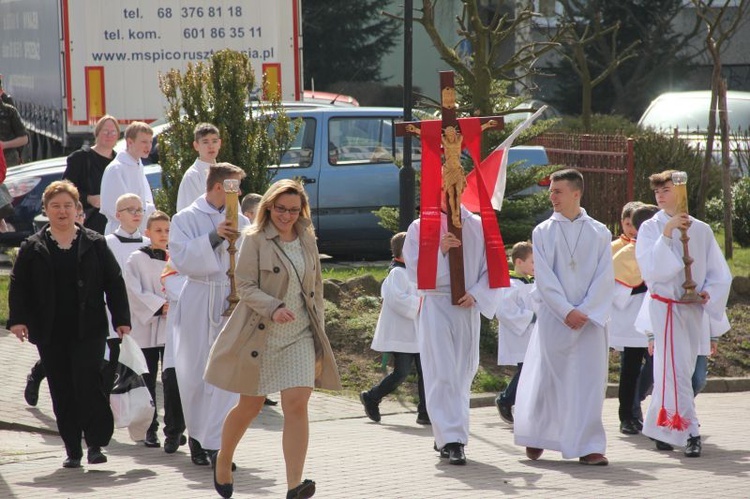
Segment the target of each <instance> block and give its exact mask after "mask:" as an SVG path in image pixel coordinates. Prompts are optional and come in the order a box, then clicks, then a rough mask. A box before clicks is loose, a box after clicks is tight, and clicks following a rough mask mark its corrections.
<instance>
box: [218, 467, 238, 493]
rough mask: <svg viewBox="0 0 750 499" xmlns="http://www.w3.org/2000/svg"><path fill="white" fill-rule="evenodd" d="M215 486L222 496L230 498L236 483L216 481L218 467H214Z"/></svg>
mask: <svg viewBox="0 0 750 499" xmlns="http://www.w3.org/2000/svg"><path fill="white" fill-rule="evenodd" d="M214 488H215V489H216V492H218V494H219V495H220V496H221V497H224V498H225V499H226V498H229V497H232V494H233V493H234V483H219V482H217V481H216V468H214Z"/></svg>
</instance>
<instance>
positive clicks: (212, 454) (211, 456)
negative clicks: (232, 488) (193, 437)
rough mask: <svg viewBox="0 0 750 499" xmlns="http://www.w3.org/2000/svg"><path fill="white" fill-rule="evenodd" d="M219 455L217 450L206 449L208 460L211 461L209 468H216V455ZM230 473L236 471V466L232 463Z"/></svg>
mask: <svg viewBox="0 0 750 499" xmlns="http://www.w3.org/2000/svg"><path fill="white" fill-rule="evenodd" d="M218 453H219V451H218V450H208V449H206V454H208V459H210V460H211V467H212V468H216V455H217V454H218ZM232 471H237V465H236V464H235V463H234V461H232Z"/></svg>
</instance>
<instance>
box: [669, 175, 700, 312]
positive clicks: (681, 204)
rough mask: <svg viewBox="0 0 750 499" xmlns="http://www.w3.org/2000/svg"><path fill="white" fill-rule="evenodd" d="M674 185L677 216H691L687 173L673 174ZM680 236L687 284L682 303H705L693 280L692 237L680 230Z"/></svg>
mask: <svg viewBox="0 0 750 499" xmlns="http://www.w3.org/2000/svg"><path fill="white" fill-rule="evenodd" d="M672 183H673V184H674V192H675V196H676V197H677V207H676V210H675V215H680V214H682V213H685V214H689V212H688V199H687V173H685V172H674V173H673V174H672ZM680 235H681V237H680V241H682V262H683V263H684V264H685V282H683V283H682V288H683V289H684V290H685V292H684V293H683V294H682V296H681V297H680V301H686V302H701V301H703V298H702V297H701V296H700V295H699V294H698V293H697V292H696V291H695V288H696V286H697V284H696V283H695V281H694V280H693V271H692V265H693V259H692V258H691V257H690V251H689V250H688V241H690V237H688V234H687V229H680Z"/></svg>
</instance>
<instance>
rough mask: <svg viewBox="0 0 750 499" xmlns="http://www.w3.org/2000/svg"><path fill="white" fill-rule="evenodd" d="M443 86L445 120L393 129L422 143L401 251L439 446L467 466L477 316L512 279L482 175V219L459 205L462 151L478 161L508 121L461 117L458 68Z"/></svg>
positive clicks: (490, 308)
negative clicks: (488, 137) (415, 306)
mask: <svg viewBox="0 0 750 499" xmlns="http://www.w3.org/2000/svg"><path fill="white" fill-rule="evenodd" d="M441 88H442V89H443V90H442V106H443V119H442V121H439V120H434V121H422V122H419V123H401V124H398V125H397V130H396V133H397V134H399V135H403V134H406V133H412V134H415V135H419V136H420V138H421V140H422V191H421V201H420V202H421V219H419V220H415V221H414V222H412V224H411V226H410V227H409V230H408V232H407V236H406V243H405V245H404V250H403V254H404V259H405V260H406V268H407V270H408V271H409V273H410V274H411V278H412V279H413V280H415V281H416V282H417V287H418V289H419V290H420V294H421V296H422V304H421V311H420V313H419V317H418V319H417V323H418V334H417V336H418V341H419V349H420V356H421V358H422V370H423V373H424V380H425V395H426V399H427V411H428V412H429V414H430V419H431V421H432V430H433V434H434V437H435V450H438V451H440V455H441V457H444V458H448V459H449V463H450V464H457V465H462V464H466V456H465V454H464V446H465V445H466V443H467V442H468V438H469V395H470V390H471V383H472V380H473V379H474V374H475V373H476V371H477V368H478V366H479V326H480V319H479V314H480V312H481V313H482V314H484V315H485V316H486V317H492V316H493V315H494V312H495V310H496V308H497V302H498V300H499V297H500V295H499V289H493V288H499V287H500V286H508V285H509V282H508V269H507V261H506V260H505V252H504V247H503V244H502V239H501V237H500V233H499V230H498V226H497V220H496V218H495V213H494V211H493V209H492V205H491V204H490V198H489V196H488V194H487V192H486V189H485V185H484V181H483V180H482V177H481V172H478V173H477V175H476V176H474V177H473V178H472V179H470V182H475V184H474V185H473V187H474V188H475V190H476V189H481V191H482V194H481V195H480V199H481V200H482V207H481V212H482V218H481V219H480V217H479V216H477V215H474V214H472V213H471V212H470V211H468V210H467V209H466V208H464V207H463V206H461V204H460V201H461V195H462V193H463V190H464V188H465V187H466V186H467V179H466V178H465V177H464V175H463V169H462V168H461V163H460V155H461V151H462V149H463V148H466V149H468V150H469V152H470V153H471V155H472V157H473V159H474V162H475V166H476V165H478V164H479V161H478V159H479V149H480V139H481V134H482V131H483V130H485V129H487V128H500V127H502V123H503V121H502V118H499V117H498V118H465V119H460V120H457V119H456V109H455V89H454V87H453V73H451V72H443V73H441ZM441 156H444V158H445V161H444V163H443V162H442V161H441ZM475 171H478V169H477V168H475Z"/></svg>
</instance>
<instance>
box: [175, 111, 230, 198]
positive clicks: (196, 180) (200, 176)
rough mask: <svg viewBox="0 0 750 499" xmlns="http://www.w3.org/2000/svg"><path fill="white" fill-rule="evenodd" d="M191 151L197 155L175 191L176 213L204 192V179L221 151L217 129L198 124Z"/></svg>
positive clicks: (208, 124) (207, 124)
mask: <svg viewBox="0 0 750 499" xmlns="http://www.w3.org/2000/svg"><path fill="white" fill-rule="evenodd" d="M193 149H195V151H196V152H197V153H198V157H197V158H196V159H195V162H194V163H193V164H192V165H190V168H188V169H187V170H186V171H185V174H184V175H183V176H182V180H180V187H179V188H178V190H177V211H180V210H182V209H183V208H187V207H188V206H190V204H191V203H192V202H193V201H195V200H196V199H198V198H199V197H200V196H202V195H203V193H204V192H206V179H207V178H208V170H209V168H210V167H211V165H215V164H216V157H217V156H218V155H219V150H220V149H221V137H220V136H219V129H218V128H216V126H214V125H212V124H210V123H198V124H197V125H196V126H195V129H194V130H193Z"/></svg>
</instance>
